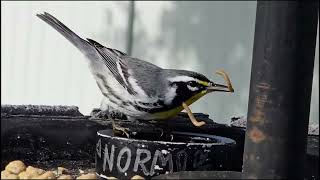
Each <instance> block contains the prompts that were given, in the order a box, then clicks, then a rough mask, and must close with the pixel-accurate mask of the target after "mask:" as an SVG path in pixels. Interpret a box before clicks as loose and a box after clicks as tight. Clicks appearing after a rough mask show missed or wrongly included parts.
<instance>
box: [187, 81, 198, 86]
mask: <svg viewBox="0 0 320 180" xmlns="http://www.w3.org/2000/svg"><path fill="white" fill-rule="evenodd" d="M188 84H189V86H191V87H196V86H198V83H197V82H196V81H189V83H188Z"/></svg>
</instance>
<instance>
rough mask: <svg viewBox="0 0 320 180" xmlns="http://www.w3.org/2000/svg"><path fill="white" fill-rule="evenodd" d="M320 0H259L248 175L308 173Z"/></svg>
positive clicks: (300, 175) (246, 162) (296, 175)
mask: <svg viewBox="0 0 320 180" xmlns="http://www.w3.org/2000/svg"><path fill="white" fill-rule="evenodd" d="M317 21H318V1H307V2H303V1H288V2H286V1H278V2H275V1H258V4H257V12H256V27H255V37H254V49H253V62H252V72H251V82H250V95H249V109H248V122H247V132H246V140H245V141H246V142H245V152H244V170H243V172H244V176H245V177H246V178H295V179H296V178H297V179H303V175H304V174H303V169H304V168H303V166H304V164H305V163H304V162H305V153H306V139H307V132H308V121H309V111H310V99H311V87H312V76H313V65H314V53H315V45H316V33H317Z"/></svg>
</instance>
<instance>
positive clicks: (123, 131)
mask: <svg viewBox="0 0 320 180" xmlns="http://www.w3.org/2000/svg"><path fill="white" fill-rule="evenodd" d="M112 129H113V134H114V135H115V134H116V132H117V131H118V132H119V131H120V132H122V135H123V134H125V135H126V136H127V138H129V137H130V136H129V133H128V131H129V130H130V129H129V128H125V127H121V126H118V125H116V123H115V122H114V120H112Z"/></svg>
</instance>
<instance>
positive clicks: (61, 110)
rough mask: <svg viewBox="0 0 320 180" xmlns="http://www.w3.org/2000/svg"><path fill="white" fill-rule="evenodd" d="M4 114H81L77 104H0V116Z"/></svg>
mask: <svg viewBox="0 0 320 180" xmlns="http://www.w3.org/2000/svg"><path fill="white" fill-rule="evenodd" d="M5 115H34V116H35V115H46V116H83V115H82V114H81V113H80V112H79V108H78V107H77V106H45V105H8V104H3V105H1V117H3V116H5Z"/></svg>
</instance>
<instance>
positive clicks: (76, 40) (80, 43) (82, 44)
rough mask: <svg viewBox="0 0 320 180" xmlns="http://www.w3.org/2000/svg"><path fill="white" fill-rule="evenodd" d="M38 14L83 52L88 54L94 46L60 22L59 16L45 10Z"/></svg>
mask: <svg viewBox="0 0 320 180" xmlns="http://www.w3.org/2000/svg"><path fill="white" fill-rule="evenodd" d="M37 16H38V17H39V18H40V19H42V20H43V21H44V22H46V23H48V24H49V25H50V26H52V27H53V28H54V29H55V30H57V31H58V32H59V33H60V34H62V35H63V36H64V37H65V38H66V39H68V40H69V41H70V42H71V43H72V44H73V45H75V46H76V47H77V48H78V49H79V50H80V51H81V52H82V53H84V54H88V50H90V49H91V48H93V47H92V46H91V45H90V44H89V43H88V42H87V41H86V40H84V39H82V38H81V37H79V36H78V35H77V34H76V33H74V32H73V31H72V30H71V29H69V28H68V27H67V26H66V25H64V24H63V23H62V22H60V21H59V20H58V19H57V18H55V17H54V16H52V15H51V14H49V13H47V12H44V13H43V14H37Z"/></svg>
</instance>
